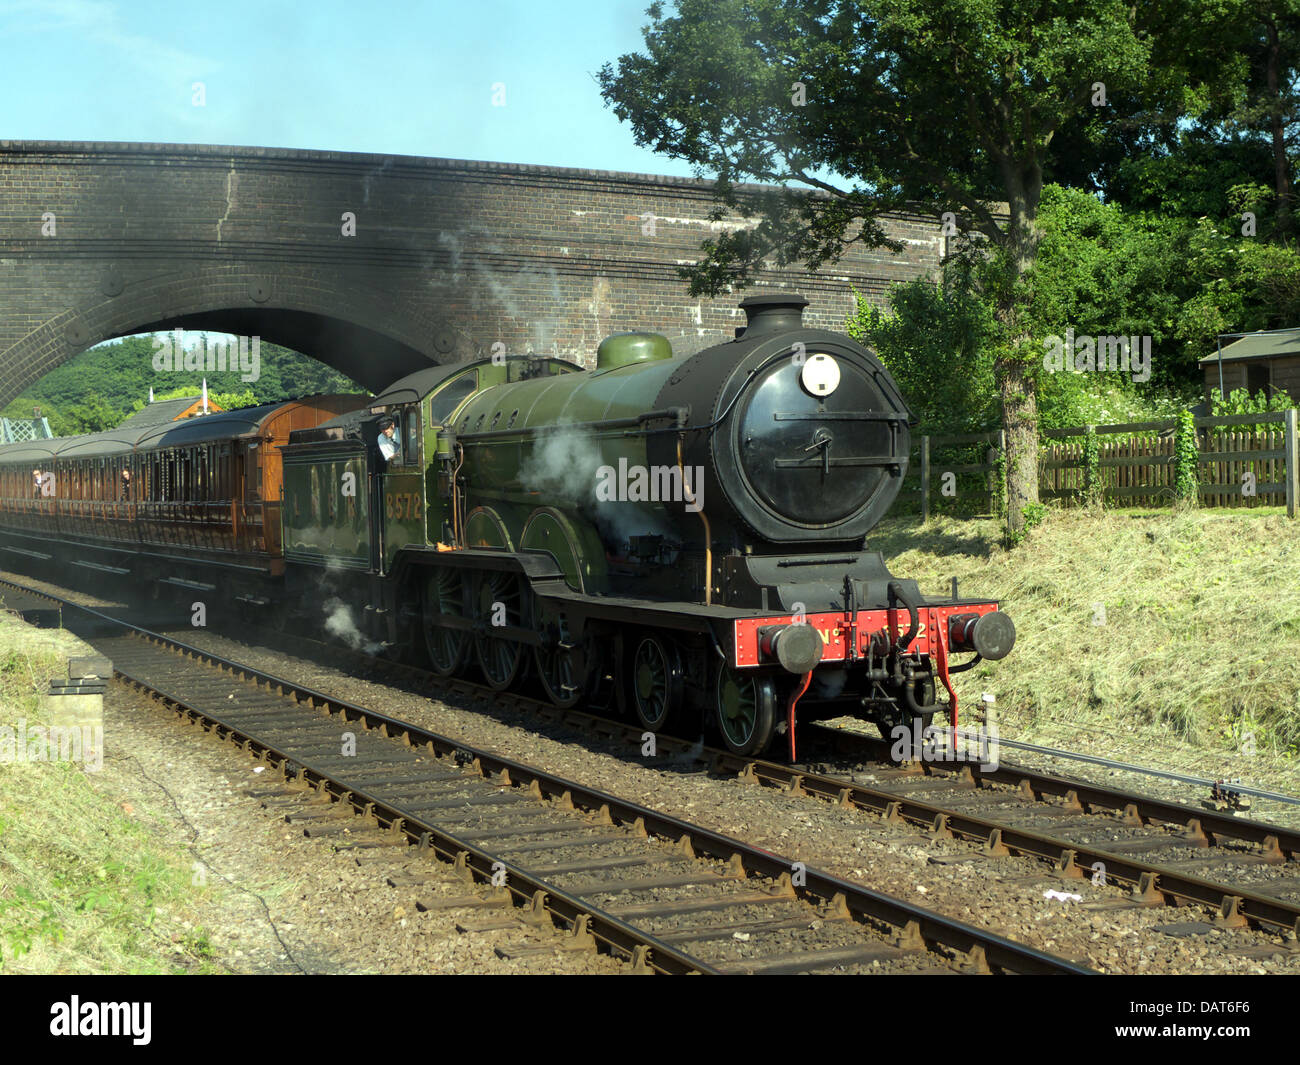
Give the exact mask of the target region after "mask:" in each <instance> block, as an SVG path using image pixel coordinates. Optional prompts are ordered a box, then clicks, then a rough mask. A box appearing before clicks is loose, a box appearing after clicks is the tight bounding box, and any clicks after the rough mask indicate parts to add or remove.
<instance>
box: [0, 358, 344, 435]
mask: <svg viewBox="0 0 1300 1065" xmlns="http://www.w3.org/2000/svg"><path fill="white" fill-rule="evenodd" d="M201 337H202V334H198V333H187V334H186V336H185V343H186V345H187V346H188V345H189V344H193V343H197V342H199V341H200V339H201ZM154 350H155V348H154V342H153V339H152V338H151V337H149V336H136V337H125V338H123V339H122V340H115V341H110V342H108V343H105V344H100V345H98V346H96V347H93V348H91V349H89V350H88V351H83V352H82V353H81V354H80V355H78V356H77V357H76V358H74V359H69V360H68V361H67V362H65V363H64V364H63V365H62V366H59V367H57V368H56V369H54V370H52V371H50V372H49V373H48V374H46V375H45V376H44V377H43V378H41V379H40V380H39V381H37V382H36V383H35V384H34V385H32V386H31V387H30V388H28V389H27V390H26V391H25V392H23V393H22V395H20V396H19V397H18V398H17V399H15V400H14V401H13V402H12V403H10V404H9V406H8V407H6V408H5V410H4V411H3V412H0V413H3V414H5V415H8V416H10V417H31V414H32V408H33V407H40V408H41V413H42V414H43V415H44V416H45V417H47V418H49V420H50V427H51V429H53V430H54V432H55V434H56V435H59V436H69V435H72V434H74V433H78V432H97V431H99V430H101V429H108V428H112V427H113V426H115V425H117V424H119V423H120V422H121V421H122V420H123V419H124V418H126V416H127V415H129V414H130V413H131V412H132V410H133V409H135V404H136V403H137V402H147V401H148V398H149V389H150V388H153V389H154V391H155V392H156V393H158V394H162V393H164V392H172V391H174V390H176V389H181V388H183V389H185V390H186V394H188V395H198V393H199V391H200V389H201V388H202V384H203V380H204V378H206V379H207V382H208V389H209V391H210V392H213V393H217V392H223V393H224V392H232V393H243V392H246V391H251V392H252V393H253V402H256V403H274V402H278V401H279V400H283V399H289V398H291V397H294V396H304V395H310V394H312V393H316V392H357V391H363V392H364V391H367V390H366V389H361V388H359V387H358V386H357V385H356V384H355V383H353V382H352V381H351V380H349V379H348V378H346V377H344V376H343V375H342V374H340V373H338V372H337V371H335V370H332V369H331V368H330V367H328V366H326V365H325V364H324V363H320V362H317V361H316V360H315V359H311V358H308V357H307V356H305V355H300V354H298V353H297V352H295V351H290V350H289V349H288V348H282V347H280V346H279V345H278V344H268V343H265V342H263V343H262V344H261V345H260V349H259V354H260V359H261V363H260V367H259V369H260V373H259V375H258V379H257V380H256V381H252V382H245V381H243V380H242V379H241V377H240V374H239V373H238V372H237V371H228V372H225V373H186V372H168V373H159V372H158V371H156V370H155V369H154V366H153V355H154Z"/></svg>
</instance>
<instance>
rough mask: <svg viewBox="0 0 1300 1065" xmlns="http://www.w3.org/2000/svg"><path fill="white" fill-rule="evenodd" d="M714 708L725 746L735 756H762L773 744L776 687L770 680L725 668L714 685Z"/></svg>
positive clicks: (769, 678) (721, 670)
mask: <svg viewBox="0 0 1300 1065" xmlns="http://www.w3.org/2000/svg"><path fill="white" fill-rule="evenodd" d="M714 708H715V710H716V712H717V717H718V730H719V731H720V732H721V733H722V742H723V743H725V744H726V745H727V748H728V749H729V750H730V751H731V752H732V753H733V754H759V753H761V752H762V751H765V750H766V749H767V745H768V744H769V743H771V742H772V731H773V729H774V728H775V726H776V685H775V684H774V683H773V681H772V678H771V677H758V676H754V675H752V674H747V673H740V672H738V671H737V670H733V669H728V668H726V667H725V666H724V667H722V668H721V669H719V670H718V678H717V681H716V683H715V684H714Z"/></svg>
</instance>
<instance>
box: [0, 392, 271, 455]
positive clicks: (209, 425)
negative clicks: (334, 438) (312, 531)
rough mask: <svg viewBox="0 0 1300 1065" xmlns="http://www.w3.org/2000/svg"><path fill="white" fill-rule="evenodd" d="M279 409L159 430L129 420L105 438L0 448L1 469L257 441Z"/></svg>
mask: <svg viewBox="0 0 1300 1065" xmlns="http://www.w3.org/2000/svg"><path fill="white" fill-rule="evenodd" d="M289 402H292V401H289ZM283 406H285V403H267V404H263V405H262V406H259V407H245V408H244V409H243V410H232V411H225V412H223V413H220V414H205V415H202V416H200V417H197V418H186V419H185V420H184V421H180V422H166V423H163V424H161V425H160V424H158V423H156V422H153V421H152V420H145V421H144V424H140V423H134V424H133V419H130V418H128V419H127V420H126V421H125V422H123V423H122V424H121V425H120V426H118V427H117V428H116V429H110V430H108V431H107V432H103V433H87V434H84V435H82V436H56V437H54V438H53V439H52V440H29V441H26V442H24V443H21V444H6V445H3V446H0V463H9V462H22V463H32V464H34V465H37V466H39V465H40V464H41V463H42V462H49V461H50V460H51V459H65V460H70V459H87V458H109V457H117V456H121V455H127V454H130V453H131V452H132V451H152V450H154V449H156V448H167V447H189V446H192V445H194V444H207V443H213V442H215V441H218V440H232V439H236V438H238V437H245V436H254V435H260V434H261V428H262V424H263V423H264V422H265V421H266V419H267V418H268V417H269V416H270V415H272V414H274V413H275V412H276V411H277V410H279V409H280V408H281V407H283Z"/></svg>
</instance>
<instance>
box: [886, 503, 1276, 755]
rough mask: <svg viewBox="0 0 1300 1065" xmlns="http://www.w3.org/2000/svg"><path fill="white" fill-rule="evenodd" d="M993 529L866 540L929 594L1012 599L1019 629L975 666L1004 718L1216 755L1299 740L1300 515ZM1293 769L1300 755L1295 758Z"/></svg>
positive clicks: (945, 526) (890, 527)
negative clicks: (953, 583)
mask: <svg viewBox="0 0 1300 1065" xmlns="http://www.w3.org/2000/svg"><path fill="white" fill-rule="evenodd" d="M999 540H1000V537H999V530H998V528H997V526H996V525H995V524H994V523H993V522H979V521H958V520H953V519H944V518H940V519H935V520H932V521H931V522H930V524H929V525H928V526H927V527H926V528H924V529H921V528H920V527H919V526H918V525H917V524H916V523H915V521H911V522H909V521H898V522H890V523H886V524H885V525H884V526H882V527H881V528H880V529H879V530H878V531H877V534H876V535H874V536H873V537H872V543H871V546H872V547H874V548H876V549H877V550H881V551H883V552H884V553H885V555H886V558H888V559H889V563H890V569H891V570H892V571H893V572H894V573H895V574H896V575H898V576H907V577H914V578H916V579H918V580H919V581H920V582H921V586H922V589H923V590H924V591H926V592H928V593H930V594H932V595H946V594H947V593H948V590H949V587H948V580H949V578H951V577H953V576H956V577H958V578H959V579H960V581H961V593H962V595H964V596H991V597H994V598H997V599H1000V600H1002V605H1003V609H1005V610H1006V611H1007V612H1008V613H1009V614H1010V615H1011V616H1012V618H1013V619H1014V620H1015V623H1016V629H1017V632H1018V634H1019V636H1018V641H1017V646H1016V649H1015V650H1014V651H1013V652H1012V654H1011V656H1010V657H1008V658H1007V659H1006V660H1004V661H1003V662H1000V663H992V664H989V665H981V666H979V667H977V668H976V669H975V670H973V671H972V672H971V674H968V675H967V676H968V677H969V679H968V680H966V681H965V682H964V684H963V692H962V694H963V696H964V698H965V699H966V700H967V703H966V705H968V706H969V705H970V700H971V699H972V697H978V693H979V692H980V691H985V690H986V691H992V692H994V693H995V694H996V696H997V705H998V709H999V711H1000V714H1001V718H1002V720H1004V721H1008V722H1011V723H1017V724H1019V725H1020V726H1022V727H1023V728H1028V729H1031V730H1032V729H1034V728H1040V729H1041V728H1045V727H1047V726H1048V725H1050V724H1055V723H1062V722H1065V723H1069V724H1071V725H1074V726H1080V727H1083V728H1085V729H1090V730H1094V731H1095V732H1097V733H1098V734H1103V733H1106V732H1108V731H1112V730H1116V731H1123V732H1134V731H1139V732H1144V733H1145V732H1148V731H1149V734H1150V735H1151V736H1152V737H1153V738H1154V739H1155V740H1156V741H1157V742H1159V741H1160V740H1161V739H1162V738H1177V739H1178V740H1181V741H1183V742H1185V743H1190V744H1194V745H1198V746H1201V747H1204V748H1207V749H1210V750H1215V751H1233V750H1236V751H1240V750H1242V749H1243V747H1245V748H1247V749H1249V748H1250V745H1251V744H1254V745H1255V747H1256V749H1257V750H1258V751H1259V753H1260V754H1266V753H1267V754H1272V755H1275V756H1280V757H1282V758H1292V759H1293V758H1294V757H1295V756H1296V754H1297V751H1298V749H1300V522H1293V521H1288V520H1287V519H1286V518H1285V517H1283V516H1279V515H1278V514H1277V513H1276V512H1273V513H1267V514H1262V515H1261V514H1257V513H1243V512H1227V511H1194V510H1193V511H1182V512H1169V511H1165V512H1145V513H1141V512H1128V511H1102V510H1077V509H1075V510H1059V509H1054V510H1051V511H1049V513H1048V516H1047V518H1046V520H1045V522H1044V524H1043V525H1041V526H1039V527H1038V528H1036V529H1034V530H1033V531H1032V532H1031V533H1030V535H1029V539H1028V541H1027V542H1026V543H1025V544H1023V545H1022V546H1020V547H1018V548H1015V549H1012V550H1009V551H1008V550H1003V549H1002V547H1001V546H1000V545H999ZM1292 766H1293V768H1294V762H1292Z"/></svg>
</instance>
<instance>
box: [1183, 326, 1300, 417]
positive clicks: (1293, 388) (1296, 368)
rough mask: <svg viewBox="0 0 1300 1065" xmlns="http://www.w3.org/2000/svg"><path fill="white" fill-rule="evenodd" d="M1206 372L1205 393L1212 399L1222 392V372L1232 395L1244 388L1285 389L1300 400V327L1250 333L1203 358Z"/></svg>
mask: <svg viewBox="0 0 1300 1065" xmlns="http://www.w3.org/2000/svg"><path fill="white" fill-rule="evenodd" d="M1200 366H1201V369H1202V371H1203V372H1204V374H1205V395H1206V398H1207V399H1212V398H1213V397H1214V396H1216V395H1218V393H1219V387H1220V385H1219V375H1220V371H1222V375H1223V385H1222V387H1223V394H1224V395H1225V396H1227V395H1231V394H1232V393H1233V392H1234V391H1236V390H1237V389H1239V388H1244V389H1246V390H1248V391H1249V392H1250V394H1251V395H1258V394H1259V393H1260V392H1263V393H1264V394H1265V395H1267V396H1272V395H1273V393H1274V392H1277V391H1282V392H1285V393H1286V394H1287V395H1288V396H1290V397H1291V399H1292V400H1300V329H1273V330H1269V331H1268V332H1260V333H1248V334H1247V335H1246V336H1243V337H1242V338H1241V339H1239V340H1234V341H1233V342H1232V343H1231V344H1224V345H1223V349H1222V351H1221V352H1220V351H1215V352H1214V353H1213V354H1211V355H1207V356H1206V357H1205V358H1203V359H1202V360H1201V361H1200Z"/></svg>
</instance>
